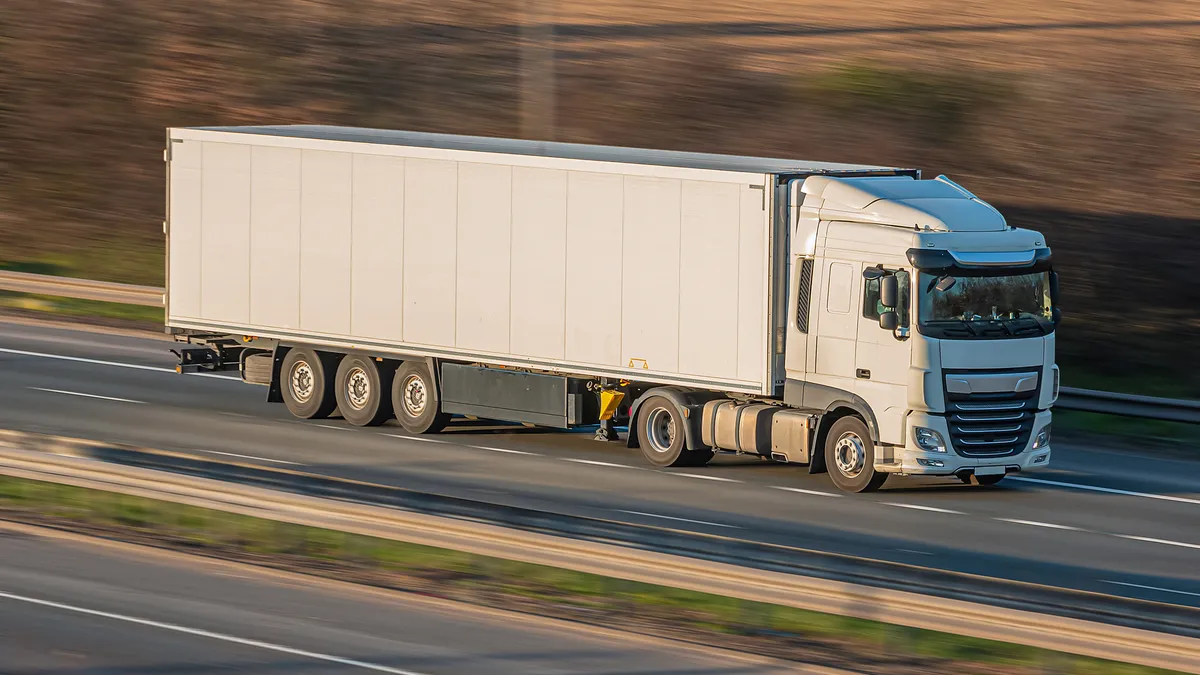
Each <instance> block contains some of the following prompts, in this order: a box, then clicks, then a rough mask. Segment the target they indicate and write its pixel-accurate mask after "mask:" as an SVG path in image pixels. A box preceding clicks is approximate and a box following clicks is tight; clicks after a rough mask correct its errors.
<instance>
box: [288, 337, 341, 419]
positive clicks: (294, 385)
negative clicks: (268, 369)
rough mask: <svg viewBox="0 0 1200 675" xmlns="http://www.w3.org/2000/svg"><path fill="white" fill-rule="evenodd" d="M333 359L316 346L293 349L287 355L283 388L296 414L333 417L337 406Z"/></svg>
mask: <svg viewBox="0 0 1200 675" xmlns="http://www.w3.org/2000/svg"><path fill="white" fill-rule="evenodd" d="M331 365H332V359H330V358H328V357H326V356H323V355H321V354H319V353H318V352H316V351H314V350H312V349H306V348H298V349H292V350H290V351H289V352H288V353H287V356H285V357H283V367H282V368H281V369H280V373H279V376H280V379H281V380H282V381H281V382H280V383H279V384H280V386H279V388H280V390H281V392H282V393H283V402H284V405H286V406H287V409H288V410H290V411H291V413H292V414H293V415H295V416H296V417H299V418H301V419H306V420H312V419H322V418H325V417H329V414H330V413H332V412H333V411H334V409H335V408H337V397H336V396H335V395H334V393H333V378H332V377H330V376H331V375H332V373H330V372H329V371H330V370H331V368H330V366H331Z"/></svg>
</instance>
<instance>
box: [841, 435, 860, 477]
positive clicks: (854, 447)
mask: <svg viewBox="0 0 1200 675" xmlns="http://www.w3.org/2000/svg"><path fill="white" fill-rule="evenodd" d="M833 448H834V452H833V459H834V463H835V464H837V469H838V471H839V472H840V473H841V474H842V475H843V476H845V477H847V478H854V477H856V476H858V474H860V473H862V471H863V469H864V468H865V467H866V464H867V448H866V446H865V445H864V444H863V441H862V439H861V438H859V437H858V434H855V433H844V434H842V436H841V437H840V438H838V441H837V444H836V445H834V446H833Z"/></svg>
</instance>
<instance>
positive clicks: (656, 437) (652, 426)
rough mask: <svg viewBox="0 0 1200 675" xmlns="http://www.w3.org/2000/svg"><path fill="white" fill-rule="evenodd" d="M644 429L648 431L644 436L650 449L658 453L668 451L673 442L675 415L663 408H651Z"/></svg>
mask: <svg viewBox="0 0 1200 675" xmlns="http://www.w3.org/2000/svg"><path fill="white" fill-rule="evenodd" d="M646 431H647V432H649V433H647V434H646V436H647V437H648V439H649V441H650V445H651V449H652V450H654V451H655V452H658V453H665V452H669V451H670V450H671V446H672V445H674V444H675V433H676V431H675V416H674V415H672V414H671V412H670V411H669V410H666V409H665V408H656V409H655V410H652V411H651V412H650V416H649V417H648V418H647V419H646Z"/></svg>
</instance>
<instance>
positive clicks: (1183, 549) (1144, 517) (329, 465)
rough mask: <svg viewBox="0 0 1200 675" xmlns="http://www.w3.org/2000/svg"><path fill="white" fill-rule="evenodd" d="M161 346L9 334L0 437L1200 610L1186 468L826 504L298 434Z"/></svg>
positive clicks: (813, 484)
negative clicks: (185, 458) (243, 467)
mask: <svg viewBox="0 0 1200 675" xmlns="http://www.w3.org/2000/svg"><path fill="white" fill-rule="evenodd" d="M170 346H171V345H170V343H169V342H165V341H162V340H154V339H147V338H134V337H124V336H115V335H104V334H96V333H87V332H77V331H69V330H61V329H52V328H44V327H33V326H23V325H15V324H0V428H9V429H20V430H24V431H33V432H40V433H49V434H58V435H65V436H75V437H81V438H90V439H95V440H101V441H109V442H122V443H131V444H136V445H143V446H148V447H155V448H162V449H173V450H185V451H191V452H200V453H208V454H212V455H213V456H214V457H222V456H224V457H228V456H233V457H236V458H239V459H241V460H242V461H248V462H252V463H258V464H263V465H270V466H295V467H297V468H303V469H304V470H306V471H313V472H318V473H323V474H327V475H333V476H338V477H344V478H352V479H358V480H369V481H374V482H380V483H386V484H391V485H396V486H401V487H406V488H411V489H417V490H422V491H427V492H437V493H442V494H449V495H454V496H460V497H466V498H471V499H475V500H483V501H488V502H492V503H501V504H509V505H514V506H522V507H526V508H534V509H540V510H544V511H550V512H555V513H566V514H573V515H583V516H591V517H601V518H608V519H616V520H625V521H629V522H635V523H648V524H655V525H670V526H673V527H676V528H679V529H686V530H693V531H699V532H706V533H715V534H721V535H726V536H733V537H741V538H747V539H753V540H759V541H766V542H772V543H782V544H788V545H792V546H802V547H805V548H812V549H819V550H825V551H834V552H840V553H848V554H853V555H859V556H865V557H869V558H876V559H884V560H891V561H897V562H903V563H909V564H915V565H921V566H928V567H936V568H941V569H950V570H955V571H961V572H968V573H974V574H981V575H986V576H992V577H999V578H1006V579H1016V580H1023V581H1031V582H1036V583H1042V584H1051V585H1057V586H1062V587H1066V588H1075V589H1081V590H1088V591H1094V592H1100V593H1106V594H1114V595H1122V596H1128V597H1136V598H1142V599H1148V600H1155V601H1160V602H1168V603H1174V604H1181V605H1188V606H1192V607H1200V471H1198V469H1200V449H1198V452H1197V459H1196V460H1190V459H1168V458H1163V457H1156V456H1153V455H1149V454H1140V453H1138V452H1137V451H1136V450H1128V451H1113V450H1103V449H1094V448H1088V447H1079V446H1073V445H1069V444H1059V443H1055V444H1054V446H1053V447H1054V465H1053V467H1052V468H1051V469H1048V470H1043V471H1041V472H1038V473H1033V474H1028V475H1026V476H1021V477H1010V478H1009V479H1007V480H1005V481H1004V483H1002V484H1001V485H999V486H997V487H995V488H979V487H972V486H964V485H962V484H961V483H959V482H958V481H957V480H953V479H948V480H929V479H924V480H922V479H895V478H893V479H892V480H890V481H889V482H888V484H887V485H886V486H885V488H884V489H883V490H882V491H880V492H878V493H875V494H871V495H857V496H849V495H843V494H841V493H839V492H837V491H836V490H835V489H834V488H833V487H832V485H831V484H830V483H829V479H828V477H826V476H822V475H810V474H808V473H807V472H806V470H805V469H804V468H802V467H796V466H784V465H778V464H773V463H770V462H764V461H760V460H757V459H748V458H744V457H731V456H729V457H727V456H721V457H718V458H717V459H716V460H714V462H713V463H712V464H710V465H709V466H708V467H705V468H702V469H690V470H671V469H668V470H658V469H654V468H653V467H651V466H649V465H648V464H646V463H645V462H644V461H643V460H642V459H641V457H640V455H639V453H638V451H637V450H630V449H627V448H625V446H624V444H623V443H622V444H615V443H614V444H606V443H599V442H596V441H593V440H591V435H590V434H578V433H575V434H569V433H556V432H551V433H548V432H541V431H537V430H528V429H520V428H512V427H507V428H505V427H485V426H479V425H469V424H466V423H464V424H457V425H454V427H453V428H452V429H451V430H450V431H449V432H448V433H445V434H442V435H440V436H436V437H421V438H411V437H408V436H406V435H405V434H404V432H403V430H402V429H400V427H398V426H393V425H388V426H384V427H381V428H377V429H359V428H353V427H350V426H349V425H347V424H345V423H344V422H342V421H341V420H338V419H331V420H325V421H320V422H310V421H299V420H295V419H293V418H291V417H290V415H289V414H288V413H287V411H286V409H285V408H284V407H283V406H282V405H280V404H268V403H266V402H265V393H266V390H265V388H263V387H255V386H251V385H246V384H242V383H241V382H240V381H238V380H237V379H236V377H234V378H230V377H227V376H225V375H213V374H209V375H207V376H194V375H189V376H180V375H177V374H175V373H174V370H173V360H172V359H173V357H172V356H171V354H170V353H169V352H168V349H169V348H170Z"/></svg>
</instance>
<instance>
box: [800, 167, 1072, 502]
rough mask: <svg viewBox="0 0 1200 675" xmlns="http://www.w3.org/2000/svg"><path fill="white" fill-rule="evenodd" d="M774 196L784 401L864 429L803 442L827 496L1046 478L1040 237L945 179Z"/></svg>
mask: <svg viewBox="0 0 1200 675" xmlns="http://www.w3.org/2000/svg"><path fill="white" fill-rule="evenodd" d="M789 187H790V193H791V194H790V199H789V206H790V209H791V213H790V217H789V219H788V221H789V227H790V228H791V232H790V233H789V235H790V236H789V240H790V248H791V252H790V253H791V255H790V261H789V262H790V267H791V272H792V276H791V280H792V283H791V290H790V294H789V295H790V298H791V302H790V311H789V319H788V328H787V343H786V349H785V371H786V380H785V386H784V396H783V399H784V402H785V403H786V404H787V405H790V406H795V407H797V408H800V409H808V410H818V411H829V410H834V409H837V408H838V407H839V406H840V407H841V409H842V410H845V411H851V410H852V411H853V412H854V413H855V414H856V416H857V417H859V418H861V420H862V421H863V422H865V425H863V426H857V425H852V424H849V423H847V424H846V425H841V426H838V427H837V428H833V427H832V426H829V427H826V429H828V431H829V433H827V435H826V438H824V439H821V440H823V443H822V442H821V441H818V442H817V447H818V448H820V447H821V446H822V445H824V446H826V452H825V459H826V462H825V463H826V467H825V468H826V469H827V470H828V471H829V472H830V474H831V477H832V478H833V480H834V482H835V483H836V484H837V485H838V486H839V487H841V488H843V489H847V490H851V491H864V490H871V489H874V488H877V487H878V486H879V485H881V484H882V483H883V481H884V479H886V478H887V476H888V475H889V474H904V475H952V476H957V477H959V478H960V479H962V480H964V481H975V482H978V483H982V484H992V483H995V482H997V481H999V480H1000V479H1001V478H1003V477H1004V476H1005V475H1006V474H1007V473H1011V472H1015V471H1023V470H1027V469H1031V468H1035V467H1045V466H1047V465H1048V464H1049V462H1050V452H1051V451H1050V443H1049V438H1050V410H1049V408H1050V406H1051V404H1052V403H1053V402H1054V400H1055V399H1056V397H1057V394H1058V379H1059V378H1058V367H1057V366H1056V365H1055V364H1054V328H1055V324H1056V319H1057V313H1056V312H1057V310H1056V309H1055V308H1054V302H1053V299H1054V298H1055V296H1056V295H1057V290H1056V286H1057V278H1056V276H1055V274H1054V272H1053V271H1052V270H1051V265H1050V249H1049V248H1048V247H1047V246H1046V241H1045V239H1044V237H1043V236H1042V235H1041V234H1039V233H1037V232H1034V231H1030V230H1024V229H1018V228H1014V227H1010V226H1009V225H1007V224H1006V222H1005V220H1004V218H1003V216H1001V215H1000V213H999V212H998V211H997V210H996V209H995V208H993V207H992V206H990V205H988V204H987V203H985V202H983V201H982V200H980V199H978V198H977V197H975V196H974V195H972V194H971V193H970V192H968V191H967V190H965V189H963V188H962V187H960V186H958V185H957V184H955V183H953V182H952V181H950V180H949V179H946V178H945V177H939V178H937V179H934V180H916V179H914V178H912V177H909V176H897V177H866V178H836V177H825V176H814V177H808V178H806V179H804V180H797V181H793V182H792V184H791V185H790V186H789ZM864 427H865V428H864ZM864 432H865V433H866V434H869V435H870V439H867V438H865V437H864V436H863V434H864ZM868 441H869V442H868ZM814 454H815V453H814ZM818 463H819V462H818Z"/></svg>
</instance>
